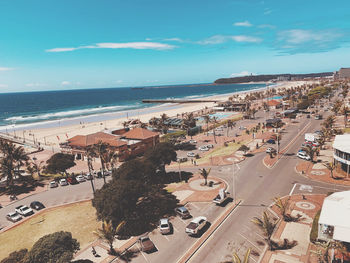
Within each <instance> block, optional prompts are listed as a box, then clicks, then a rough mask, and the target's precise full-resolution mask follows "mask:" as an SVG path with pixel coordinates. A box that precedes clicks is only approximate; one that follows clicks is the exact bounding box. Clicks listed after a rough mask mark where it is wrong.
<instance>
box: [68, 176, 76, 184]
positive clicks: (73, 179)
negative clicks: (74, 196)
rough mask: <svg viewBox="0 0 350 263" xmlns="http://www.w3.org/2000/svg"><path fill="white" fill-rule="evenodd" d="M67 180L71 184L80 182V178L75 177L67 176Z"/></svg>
mask: <svg viewBox="0 0 350 263" xmlns="http://www.w3.org/2000/svg"><path fill="white" fill-rule="evenodd" d="M67 182H68V183H69V184H79V182H78V180H77V179H75V177H68V178H67Z"/></svg>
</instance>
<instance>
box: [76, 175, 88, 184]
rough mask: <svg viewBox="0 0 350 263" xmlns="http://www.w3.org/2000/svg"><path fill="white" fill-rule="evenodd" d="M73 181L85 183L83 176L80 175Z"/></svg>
mask: <svg viewBox="0 0 350 263" xmlns="http://www.w3.org/2000/svg"><path fill="white" fill-rule="evenodd" d="M75 179H77V181H78V182H79V183H82V182H85V181H86V179H85V178H84V176H82V175H78V176H77V177H75Z"/></svg>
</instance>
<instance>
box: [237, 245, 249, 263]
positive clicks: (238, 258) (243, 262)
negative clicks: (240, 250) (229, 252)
mask: <svg viewBox="0 0 350 263" xmlns="http://www.w3.org/2000/svg"><path fill="white" fill-rule="evenodd" d="M251 250H252V249H251V248H248V249H247V251H246V252H245V255H244V258H243V260H241V259H240V257H239V256H238V255H237V253H236V252H234V253H233V257H232V259H233V263H248V262H249V256H250V251H251Z"/></svg>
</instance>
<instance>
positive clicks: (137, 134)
mask: <svg viewBox="0 0 350 263" xmlns="http://www.w3.org/2000/svg"><path fill="white" fill-rule="evenodd" d="M158 135H159V134H158V133H157V132H152V131H150V130H147V129H143V128H135V129H132V130H130V131H128V132H126V133H124V134H123V135H122V136H123V137H125V138H126V139H134V140H144V139H148V138H152V137H155V136H158Z"/></svg>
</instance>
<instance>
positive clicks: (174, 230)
mask: <svg viewBox="0 0 350 263" xmlns="http://www.w3.org/2000/svg"><path fill="white" fill-rule="evenodd" d="M173 229H174V231H175V232H178V233H179V230H177V229H176V227H174V225H173Z"/></svg>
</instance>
